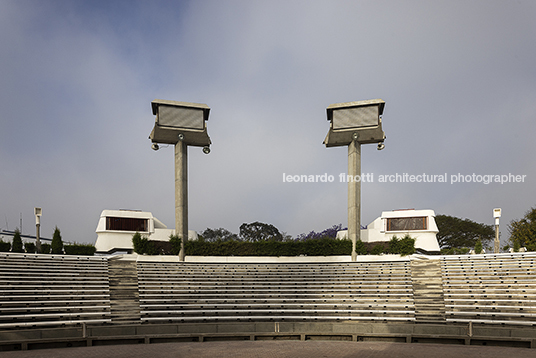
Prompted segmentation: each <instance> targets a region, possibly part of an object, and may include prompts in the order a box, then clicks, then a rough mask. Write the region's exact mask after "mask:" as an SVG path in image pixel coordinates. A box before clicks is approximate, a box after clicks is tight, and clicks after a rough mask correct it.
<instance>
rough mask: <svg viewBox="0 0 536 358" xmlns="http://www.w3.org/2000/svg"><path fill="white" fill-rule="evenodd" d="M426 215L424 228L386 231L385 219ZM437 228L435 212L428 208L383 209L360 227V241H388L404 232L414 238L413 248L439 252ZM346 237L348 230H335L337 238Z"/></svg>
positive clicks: (401, 235)
mask: <svg viewBox="0 0 536 358" xmlns="http://www.w3.org/2000/svg"><path fill="white" fill-rule="evenodd" d="M411 217H427V227H426V230H405V231H387V219H392V218H411ZM438 232H439V229H438V228H437V224H436V222H435V212H434V211H433V210H430V209H424V210H415V209H409V210H393V211H383V212H382V215H381V216H380V217H379V218H377V219H376V220H374V221H373V222H371V223H370V224H369V225H368V226H367V228H366V229H361V241H363V242H380V241H389V240H391V239H392V238H393V236H396V237H398V238H399V239H401V238H402V237H404V236H405V235H406V234H407V235H409V236H411V237H412V238H414V239H415V248H416V249H420V250H424V251H426V252H430V253H432V252H439V251H440V247H439V243H438V242H437V233H438ZM345 237H348V230H341V231H339V232H337V238H338V239H343V238H345Z"/></svg>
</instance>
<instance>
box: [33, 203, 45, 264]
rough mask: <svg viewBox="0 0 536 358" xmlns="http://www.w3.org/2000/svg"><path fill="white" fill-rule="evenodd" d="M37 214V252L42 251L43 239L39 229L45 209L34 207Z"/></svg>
mask: <svg viewBox="0 0 536 358" xmlns="http://www.w3.org/2000/svg"><path fill="white" fill-rule="evenodd" d="M34 214H35V246H36V248H37V253H38V254H40V253H41V239H40V238H39V231H40V228H41V215H43V209H41V208H34Z"/></svg>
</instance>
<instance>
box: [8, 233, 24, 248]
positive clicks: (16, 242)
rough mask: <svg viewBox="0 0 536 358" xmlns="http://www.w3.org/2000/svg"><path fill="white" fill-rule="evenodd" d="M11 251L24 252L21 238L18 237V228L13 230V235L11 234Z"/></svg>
mask: <svg viewBox="0 0 536 358" xmlns="http://www.w3.org/2000/svg"><path fill="white" fill-rule="evenodd" d="M11 252H24V247H23V246H22V238H21V237H20V231H19V230H18V229H17V230H15V235H14V236H13V244H12V245H11Z"/></svg>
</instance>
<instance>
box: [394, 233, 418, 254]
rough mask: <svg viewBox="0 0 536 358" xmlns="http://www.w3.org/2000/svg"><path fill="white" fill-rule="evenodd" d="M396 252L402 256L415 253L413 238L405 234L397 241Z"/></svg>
mask: <svg viewBox="0 0 536 358" xmlns="http://www.w3.org/2000/svg"><path fill="white" fill-rule="evenodd" d="M398 253H399V254H400V255H402V256H406V255H413V254H414V253H415V239H414V238H412V237H411V236H409V235H408V234H406V236H404V237H403V238H402V239H401V240H400V241H399V242H398Z"/></svg>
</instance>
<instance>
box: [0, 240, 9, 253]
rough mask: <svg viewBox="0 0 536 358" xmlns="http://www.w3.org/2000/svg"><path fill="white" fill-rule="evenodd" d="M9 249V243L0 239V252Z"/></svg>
mask: <svg viewBox="0 0 536 358" xmlns="http://www.w3.org/2000/svg"><path fill="white" fill-rule="evenodd" d="M10 250H11V243H10V242H4V241H3V240H0V252H9V251H10Z"/></svg>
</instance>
